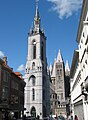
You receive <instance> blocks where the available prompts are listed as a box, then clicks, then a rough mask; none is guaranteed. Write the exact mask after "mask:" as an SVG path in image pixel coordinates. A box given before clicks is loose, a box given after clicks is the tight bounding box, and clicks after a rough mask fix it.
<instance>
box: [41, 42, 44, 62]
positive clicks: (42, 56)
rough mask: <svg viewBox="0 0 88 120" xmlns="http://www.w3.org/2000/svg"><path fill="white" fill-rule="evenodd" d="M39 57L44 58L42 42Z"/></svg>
mask: <svg viewBox="0 0 88 120" xmlns="http://www.w3.org/2000/svg"><path fill="white" fill-rule="evenodd" d="M41 59H42V60H44V44H43V42H42V44H41Z"/></svg>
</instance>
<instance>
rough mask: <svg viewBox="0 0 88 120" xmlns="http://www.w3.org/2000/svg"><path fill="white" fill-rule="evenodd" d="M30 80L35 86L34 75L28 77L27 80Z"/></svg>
mask: <svg viewBox="0 0 88 120" xmlns="http://www.w3.org/2000/svg"><path fill="white" fill-rule="evenodd" d="M30 80H31V82H32V85H33V86H35V82H36V77H35V76H34V75H31V76H30V77H29V79H28V81H30Z"/></svg>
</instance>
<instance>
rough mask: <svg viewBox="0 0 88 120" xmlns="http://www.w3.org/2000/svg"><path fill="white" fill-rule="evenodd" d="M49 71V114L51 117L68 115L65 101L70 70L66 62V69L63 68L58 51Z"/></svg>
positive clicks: (68, 89) (67, 94)
mask: <svg viewBox="0 0 88 120" xmlns="http://www.w3.org/2000/svg"><path fill="white" fill-rule="evenodd" d="M49 69H50V75H51V85H50V86H51V87H50V88H51V113H52V114H53V115H60V113H62V114H63V115H66V114H67V113H68V109H67V107H68V105H67V104H69V103H68V102H67V99H68V97H69V91H70V86H69V85H70V83H69V80H70V79H68V78H70V77H69V75H70V68H69V65H68V62H67V63H66V68H65V67H64V61H63V59H62V55H61V52H60V50H59V52H58V56H57V59H55V60H54V65H53V67H52V65H50V68H49ZM65 69H66V71H65ZM65 72H66V75H65ZM67 76H68V77H67Z"/></svg>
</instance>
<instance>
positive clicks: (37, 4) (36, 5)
mask: <svg viewBox="0 0 88 120" xmlns="http://www.w3.org/2000/svg"><path fill="white" fill-rule="evenodd" d="M38 1H39V0H36V9H38Z"/></svg>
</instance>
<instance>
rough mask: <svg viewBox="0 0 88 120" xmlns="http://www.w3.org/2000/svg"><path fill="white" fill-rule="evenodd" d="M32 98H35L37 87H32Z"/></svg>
mask: <svg viewBox="0 0 88 120" xmlns="http://www.w3.org/2000/svg"><path fill="white" fill-rule="evenodd" d="M32 100H35V89H34V88H33V89H32Z"/></svg>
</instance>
